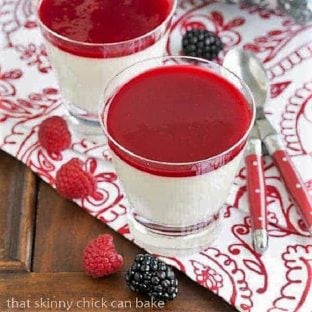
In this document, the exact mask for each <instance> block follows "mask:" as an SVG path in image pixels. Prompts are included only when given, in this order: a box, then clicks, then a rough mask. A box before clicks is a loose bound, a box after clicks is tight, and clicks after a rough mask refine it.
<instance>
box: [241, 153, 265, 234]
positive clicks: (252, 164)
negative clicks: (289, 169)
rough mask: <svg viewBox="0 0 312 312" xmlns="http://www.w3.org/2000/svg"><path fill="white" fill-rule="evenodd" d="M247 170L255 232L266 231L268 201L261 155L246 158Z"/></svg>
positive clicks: (251, 215) (251, 155)
mask: <svg viewBox="0 0 312 312" xmlns="http://www.w3.org/2000/svg"><path fill="white" fill-rule="evenodd" d="M245 162H246V168H247V191H248V199H249V207H250V217H251V222H252V226H253V230H263V229H264V230H266V228H267V220H266V213H267V211H266V200H265V183H264V174H263V160H262V157H261V155H257V154H249V155H247V156H246V157H245Z"/></svg>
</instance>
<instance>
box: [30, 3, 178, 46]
mask: <svg viewBox="0 0 312 312" xmlns="http://www.w3.org/2000/svg"><path fill="white" fill-rule="evenodd" d="M43 1H45V0H39V3H38V5H37V9H36V16H37V21H38V22H39V24H40V27H42V28H43V29H44V30H45V31H47V32H48V33H50V34H52V35H53V36H54V37H56V38H58V39H60V40H63V41H65V42H68V43H71V44H76V45H80V46H85V47H117V46H119V45H123V44H132V43H133V42H136V41H141V40H144V39H145V38H148V37H150V36H151V35H153V34H154V33H157V31H159V30H160V29H161V28H162V27H163V25H165V24H167V23H168V22H169V21H170V20H171V18H172V17H173V15H174V13H175V11H176V8H177V3H178V0H172V3H173V5H172V8H171V10H170V12H169V14H168V16H167V17H166V19H165V20H164V21H163V22H162V23H161V24H159V25H158V26H157V27H155V28H153V29H152V30H150V31H149V32H147V33H145V34H143V35H141V36H139V37H135V38H132V39H129V40H125V41H118V42H108V43H91V42H83V41H78V40H74V39H70V38H68V37H66V36H63V35H61V34H59V33H57V32H55V31H54V30H52V29H50V28H49V27H48V26H47V25H45V24H44V22H43V21H42V20H41V18H40V14H39V10H40V7H41V5H42V3H43Z"/></svg>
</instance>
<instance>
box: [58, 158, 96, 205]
mask: <svg viewBox="0 0 312 312" xmlns="http://www.w3.org/2000/svg"><path fill="white" fill-rule="evenodd" d="M55 185H56V188H57V190H58V192H59V193H60V195H62V196H63V197H64V198H67V199H74V198H85V197H86V196H88V195H92V194H93V193H94V190H95V182H94V180H93V178H92V176H90V175H89V174H88V173H87V172H85V171H83V169H82V162H81V161H80V160H79V159H78V158H73V159H72V160H70V161H69V162H67V163H66V164H64V165H63V166H62V167H61V168H60V169H59V171H58V172H57V174H56V178H55Z"/></svg>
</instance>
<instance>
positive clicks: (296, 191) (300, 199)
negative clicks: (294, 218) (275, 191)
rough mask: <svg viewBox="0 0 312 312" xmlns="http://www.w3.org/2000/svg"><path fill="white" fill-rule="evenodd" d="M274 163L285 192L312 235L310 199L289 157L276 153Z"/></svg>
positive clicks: (282, 151)
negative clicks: (285, 188) (284, 186)
mask: <svg viewBox="0 0 312 312" xmlns="http://www.w3.org/2000/svg"><path fill="white" fill-rule="evenodd" d="M272 156H273V159H274V162H275V164H276V166H277V167H278V168H279V170H280V173H281V176H282V178H283V180H284V182H285V185H286V187H287V190H288V192H289V194H290V195H291V197H292V198H293V201H294V203H295V204H296V206H297V208H298V210H299V212H300V213H301V216H302V218H303V220H304V222H305V224H306V226H307V228H308V230H309V232H310V233H311V234H312V198H311V196H310V195H309V193H308V191H307V189H306V188H305V186H304V183H303V181H302V179H301V177H300V175H299V173H298V172H297V170H296V169H295V167H294V165H293V163H292V161H291V159H290V157H289V156H288V154H287V153H286V151H284V150H279V151H276V152H275V153H274V154H273V155H272Z"/></svg>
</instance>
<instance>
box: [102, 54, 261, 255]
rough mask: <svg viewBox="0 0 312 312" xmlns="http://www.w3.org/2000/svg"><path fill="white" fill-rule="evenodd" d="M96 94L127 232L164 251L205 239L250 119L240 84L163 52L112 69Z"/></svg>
mask: <svg viewBox="0 0 312 312" xmlns="http://www.w3.org/2000/svg"><path fill="white" fill-rule="evenodd" d="M142 65H144V66H142ZM147 68H148V69H147ZM103 102H104V104H103V107H102V108H101V110H100V120H101V122H102V125H103V128H104V131H105V134H106V136H107V137H108V144H109V147H110V151H111V156H112V160H113V164H114V166H115V169H116V172H117V174H118V176H119V178H120V181H121V183H122V186H123V188H124V191H125V194H126V195H127V198H128V200H129V203H130V206H131V208H130V209H129V211H128V218H129V226H130V231H131V233H132V234H133V236H134V238H135V240H136V241H137V242H138V243H139V244H140V245H141V246H142V247H144V248H145V249H147V250H148V251H150V252H153V253H157V254H162V255H168V256H172V255H177V254H181V255H183V254H190V253H194V252H196V251H199V250H201V249H203V248H206V247H207V246H209V245H210V244H211V243H212V242H213V241H214V240H215V238H216V237H217V236H218V235H219V233H220V229H221V226H220V219H221V213H220V212H221V208H222V206H223V205H224V203H225V201H226V199H227V197H228V195H229V191H230V188H231V185H232V183H233V180H234V178H235V175H236V172H237V170H238V167H239V164H240V161H241V159H242V156H243V153H244V148H245V145H246V140H247V136H248V134H249V131H250V129H251V126H252V124H253V122H254V111H255V110H254V102H253V99H252V95H251V93H250V91H249V89H248V87H247V86H246V84H245V83H244V82H243V81H242V80H240V79H239V78H238V77H237V76H235V75H234V74H233V73H231V72H230V71H228V70H227V69H225V68H224V67H222V66H219V65H217V64H215V63H212V62H209V61H205V60H202V59H196V58H191V57H169V56H168V57H163V58H158V59H157V61H155V59H149V60H144V61H142V62H139V63H137V64H135V65H133V66H131V67H129V68H127V69H125V70H124V71H122V72H121V73H119V74H118V75H117V76H116V77H115V78H114V79H113V80H112V81H111V82H110V83H109V85H108V86H107V88H106V90H105V95H104V100H103Z"/></svg>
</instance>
